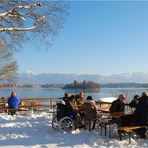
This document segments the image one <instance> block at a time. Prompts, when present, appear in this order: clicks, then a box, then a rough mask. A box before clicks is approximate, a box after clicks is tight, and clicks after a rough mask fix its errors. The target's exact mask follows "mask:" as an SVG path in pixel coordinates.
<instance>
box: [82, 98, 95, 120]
mask: <svg viewBox="0 0 148 148" xmlns="http://www.w3.org/2000/svg"><path fill="white" fill-rule="evenodd" d="M80 111H84V112H85V118H86V119H87V120H95V119H96V116H97V110H96V104H95V101H94V100H93V99H92V97H91V96H88V97H87V98H86V101H85V102H84V103H83V104H82V106H81V107H80Z"/></svg>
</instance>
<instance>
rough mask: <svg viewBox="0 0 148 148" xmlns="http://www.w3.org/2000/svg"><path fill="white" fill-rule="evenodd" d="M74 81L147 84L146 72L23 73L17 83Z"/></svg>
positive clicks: (147, 75)
mask: <svg viewBox="0 0 148 148" xmlns="http://www.w3.org/2000/svg"><path fill="white" fill-rule="evenodd" d="M74 80H77V81H83V80H86V81H95V82H98V83H148V72H136V73H122V74H113V75H108V76H104V75H99V74H98V75H97V74H94V75H92V74H91V75H90V74H83V75H77V74H59V73H41V74H33V73H32V72H31V71H30V72H25V73H21V74H19V78H18V82H19V83H28V84H47V83H60V84H61V83H62V84H66V83H71V82H73V81H74Z"/></svg>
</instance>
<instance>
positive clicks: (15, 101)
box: [8, 96, 20, 108]
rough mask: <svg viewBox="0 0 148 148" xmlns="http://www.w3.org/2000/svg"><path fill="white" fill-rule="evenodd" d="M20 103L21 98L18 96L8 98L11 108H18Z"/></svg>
mask: <svg viewBox="0 0 148 148" xmlns="http://www.w3.org/2000/svg"><path fill="white" fill-rule="evenodd" d="M19 104H20V100H19V99H18V98H17V96H11V97H9V98H8V107H9V108H18V106H19Z"/></svg>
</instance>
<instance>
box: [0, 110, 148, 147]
mask: <svg viewBox="0 0 148 148" xmlns="http://www.w3.org/2000/svg"><path fill="white" fill-rule="evenodd" d="M51 119H52V116H51V114H50V113H48V112H34V113H32V112H17V114H16V115H14V116H11V115H8V114H6V113H0V148H3V147H5V148H58V147H61V148H62V147H66V148H106V147H110V148H113V147H116V148H117V147H121V148H123V147H127V148H139V147H143V148H146V147H148V138H146V139H133V138H132V141H131V144H129V141H128V138H127V139H125V140H122V141H119V136H118V134H117V132H116V131H114V132H113V133H112V138H109V136H108V135H107V136H104V135H102V136H101V135H100V130H99V128H98V127H96V129H95V130H93V131H84V130H75V131H72V132H71V133H65V132H60V131H55V130H54V129H53V128H52V127H51Z"/></svg>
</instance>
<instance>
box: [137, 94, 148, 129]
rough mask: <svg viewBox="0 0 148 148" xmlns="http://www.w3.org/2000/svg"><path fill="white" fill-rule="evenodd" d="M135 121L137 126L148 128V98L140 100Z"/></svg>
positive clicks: (144, 97)
mask: <svg viewBox="0 0 148 148" xmlns="http://www.w3.org/2000/svg"><path fill="white" fill-rule="evenodd" d="M134 121H135V123H136V124H137V125H147V126H148V96H143V97H140V98H139V102H138V104H137V106H136V110H135V112H134Z"/></svg>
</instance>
